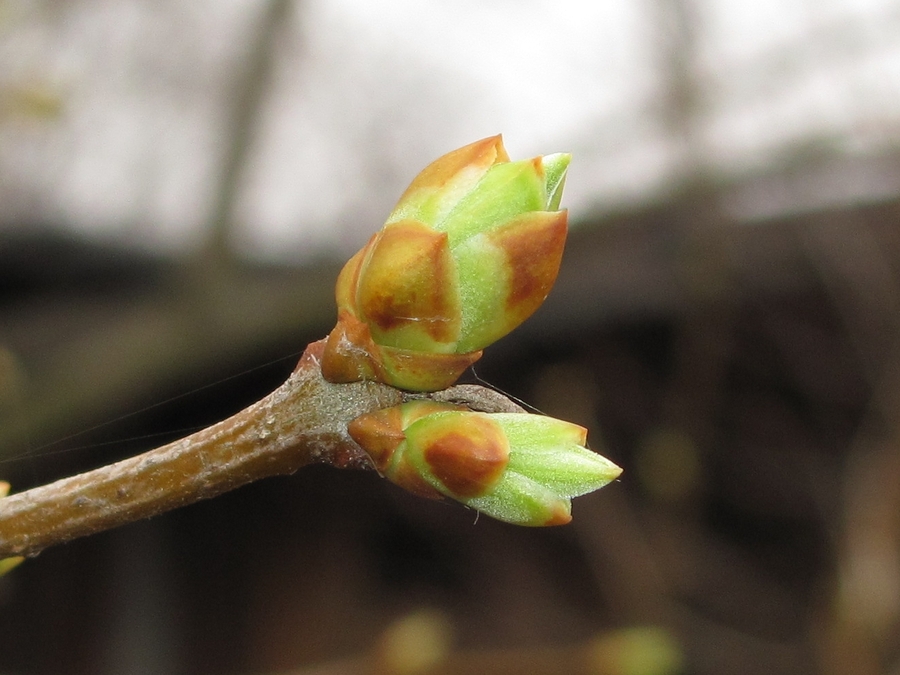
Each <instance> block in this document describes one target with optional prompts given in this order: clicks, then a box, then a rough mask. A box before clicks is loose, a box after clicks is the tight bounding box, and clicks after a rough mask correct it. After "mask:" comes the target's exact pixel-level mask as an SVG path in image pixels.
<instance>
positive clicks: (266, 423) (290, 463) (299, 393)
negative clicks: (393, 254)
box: [0, 342, 517, 559]
mask: <svg viewBox="0 0 900 675" xmlns="http://www.w3.org/2000/svg"><path fill="white" fill-rule="evenodd" d="M321 345H322V343H321V342H319V343H314V344H312V345H310V346H309V348H307V351H306V353H305V354H304V355H303V358H302V359H301V360H300V363H299V364H298V366H297V369H296V370H295V371H294V373H293V374H292V375H291V377H290V378H288V380H287V381H286V382H285V383H284V384H283V385H281V386H280V387H279V388H278V389H276V390H275V391H274V392H272V393H271V394H269V395H268V396H266V397H265V398H264V399H262V400H261V401H259V402H257V403H254V404H253V405H251V406H249V407H248V408H246V409H244V410H242V411H241V412H239V413H237V414H236V415H234V416H232V417H230V418H228V419H226V420H224V421H222V422H219V423H218V424H215V425H213V426H211V427H208V428H206V429H203V430H202V431H199V432H197V433H195V434H192V435H191V436H188V437H186V438H183V439H181V440H179V441H175V442H174V443H169V444H168V445H164V446H162V447H160V448H156V449H155V450H150V451H149V452H145V453H144V454H142V455H138V456H137V457H132V458H130V459H126V460H123V461H121V462H117V463H115V464H111V465H109V466H105V467H102V468H99V469H96V470H94V471H89V472H87V473H83V474H79V475H77V476H72V477H71V478H64V479H62V480H59V481H56V482H55V483H50V484H49V485H44V486H41V487H37V488H34V489H32V490H28V491H26V492H21V493H19V494H13V495H11V496H9V497H6V498H3V499H0V559H2V558H5V557H9V556H16V555H36V554H37V553H40V552H41V551H42V550H43V549H45V548H47V547H48V546H52V545H54V544H59V543H63V542H66V541H69V540H72V539H75V538H78V537H83V536H85V535H89V534H94V533H96V532H101V531H103V530H107V529H110V528H113V527H117V526H119V525H124V524H126V523H130V522H133V521H135V520H139V519H142V518H148V517H150V516H153V515H156V514H159V513H163V512H165V511H168V510H171V509H174V508H177V507H179V506H184V505H187V504H191V503H194V502H196V501H200V500H201V499H207V498H209V497H214V496H216V495H219V494H221V493H223V492H227V491H228V490H232V489H234V488H236V487H239V486H241V485H245V484H247V483H250V482H252V481H255V480H259V479H260V478H265V477H268V476H275V475H283V474H290V473H293V472H294V471H296V470H297V469H299V468H300V467H302V466H305V465H307V464H311V463H316V462H323V463H328V464H332V465H334V466H336V467H341V468H343V467H368V466H369V465H370V464H369V460H368V457H367V456H366V455H365V453H364V452H363V451H362V450H361V449H360V448H359V446H357V445H356V443H354V442H353V440H352V439H351V438H350V437H349V436H348V435H347V424H348V423H349V422H350V421H351V420H353V419H354V418H355V417H357V416H359V415H362V414H364V413H367V412H372V411H374V410H379V409H381V408H386V407H389V406H392V405H396V404H398V403H401V402H402V401H404V400H407V399H409V398H413V397H418V396H413V395H410V394H406V393H404V392H401V391H399V390H397V389H394V388H392V387H388V386H386V385H383V384H378V383H374V382H354V383H350V384H332V383H330V382H326V381H325V380H324V379H323V378H322V375H321V372H320V369H319V355H320V353H321ZM432 396H433V398H436V399H439V400H452V401H453V402H455V403H463V404H468V405H469V406H470V407H471V408H473V409H476V410H485V411H487V412H494V411H511V410H515V409H516V408H517V406H515V404H513V403H511V402H510V401H509V400H508V399H506V398H505V397H503V396H501V395H499V394H496V393H495V392H492V391H490V390H487V389H483V388H481V387H452V388H450V389H448V390H445V391H444V392H438V393H437V394H435V395H432Z"/></svg>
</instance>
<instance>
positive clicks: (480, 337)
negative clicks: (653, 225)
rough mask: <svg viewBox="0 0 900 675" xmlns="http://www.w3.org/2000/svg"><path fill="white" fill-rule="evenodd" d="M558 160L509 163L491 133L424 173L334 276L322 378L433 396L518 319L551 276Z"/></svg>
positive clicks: (558, 254)
mask: <svg viewBox="0 0 900 675" xmlns="http://www.w3.org/2000/svg"><path fill="white" fill-rule="evenodd" d="M569 159H570V157H569V155H565V154H557V155H548V156H545V157H536V158H534V159H530V160H523V161H518V162H511V161H510V160H509V157H508V156H507V154H506V150H505V149H504V148H503V142H502V140H501V138H500V136H494V137H491V138H486V139H484V140H481V141H478V142H476V143H472V144H471V145H467V146H465V147H463V148H460V149H458V150H454V151H453V152H450V153H448V154H447V155H444V156H443V157H441V158H440V159H438V160H437V161H435V162H433V163H432V164H430V165H429V166H428V167H426V168H425V170H424V171H422V172H421V173H420V174H419V175H418V176H417V177H416V178H415V180H413V182H412V184H411V185H410V186H409V187H408V188H407V190H406V192H405V193H404V194H403V196H402V197H401V198H400V201H399V202H398V203H397V205H396V206H395V207H394V210H393V211H392V212H391V214H390V216H389V217H388V219H387V222H386V224H385V225H384V227H383V228H382V229H381V231H379V232H378V233H376V234H375V235H374V236H373V237H372V238H371V239H370V240H369V242H368V244H366V246H365V247H364V248H363V249H362V250H360V251H359V252H358V253H357V254H356V255H354V256H353V257H352V258H351V259H350V261H349V262H348V263H347V264H346V265H345V266H344V269H343V270H342V271H341V274H340V276H339V277H338V282H337V289H336V297H337V304H338V324H337V326H336V327H335V329H334V330H333V331H332V333H331V335H329V337H328V341H327V345H326V348H325V353H324V357H323V361H322V372H323V373H324V375H325V377H326V378H327V379H329V380H331V381H333V382H349V381H355V380H360V379H377V380H381V381H383V382H386V383H387V384H391V385H393V386H396V387H400V388H402V389H410V390H417V391H434V390H437V389H443V388H445V387H448V386H450V385H451V384H453V383H454V382H455V381H456V379H457V378H458V377H459V375H460V374H461V373H462V371H463V370H465V369H466V368H467V367H468V366H469V365H470V364H472V363H473V362H474V361H476V360H477V359H478V358H479V357H480V356H481V350H482V349H484V347H486V346H487V345H489V344H491V343H492V342H494V341H496V340H498V339H499V338H501V337H503V336H504V335H506V334H507V333H509V332H510V331H511V330H512V329H514V328H515V327H516V326H518V325H519V324H520V323H522V322H523V321H524V320H525V319H526V318H528V317H529V316H530V315H531V314H532V313H533V312H534V311H535V310H536V309H537V308H538V307H539V306H540V304H541V303H542V302H543V301H544V299H545V298H546V297H547V294H548V293H549V292H550V288H551V287H552V286H553V283H554V281H556V275H557V273H558V271H559V264H560V260H561V259H562V252H563V246H564V244H565V239H566V225H567V218H566V212H565V211H560V210H558V209H559V202H560V198H561V196H562V189H563V184H564V182H565V175H566V170H567V168H568V165H569Z"/></svg>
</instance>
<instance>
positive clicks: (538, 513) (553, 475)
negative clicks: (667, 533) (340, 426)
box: [348, 401, 622, 526]
mask: <svg viewBox="0 0 900 675" xmlns="http://www.w3.org/2000/svg"><path fill="white" fill-rule="evenodd" d="M348 430H349V432H350V436H352V437H353V440H355V441H356V442H357V443H358V444H359V445H360V446H361V447H362V448H363V450H365V451H366V452H367V453H368V454H369V456H370V457H371V458H372V462H373V463H374V464H375V468H376V469H377V470H378V472H379V473H380V474H381V475H382V476H384V477H385V478H387V479H388V480H390V481H392V482H393V483H396V484H397V485H400V486H401V487H404V488H406V489H407V490H409V491H411V492H414V493H415V494H418V495H420V496H424V497H433V498H440V497H450V498H451V499H455V500H457V501H459V502H462V503H463V504H465V505H467V506H470V507H471V508H474V509H477V510H478V511H481V512H482V513H485V514H487V515H489V516H492V517H493V518H497V519H498V520H503V521H506V522H508V523H513V524H516V525H531V526H542V525H562V524H565V523H568V522H569V521H570V520H571V519H572V516H571V498H572V497H577V496H579V495H583V494H586V493H588V492H592V491H594V490H597V489H598V488H601V487H603V486H604V485H606V484H607V483H609V482H610V481H612V480H614V479H615V478H616V477H617V476H618V475H619V474H620V473H621V472H622V470H621V469H620V468H619V467H618V466H616V465H615V464H613V463H612V462H610V461H609V460H607V459H606V458H604V457H602V456H600V455H598V454H596V453H595V452H592V451H590V450H588V449H587V448H586V447H584V444H585V439H586V434H587V432H586V431H585V429H584V428H583V427H580V426H578V425H576V424H570V423H569V422H563V421H561V420H556V419H553V418H550V417H543V416H539V415H530V414H525V413H496V414H489V413H481V412H473V411H471V410H469V409H468V408H463V407H460V406H455V405H450V404H444V403H435V402H432V401H410V402H408V403H404V404H401V405H399V406H394V407H391V408H385V409H384V410H379V411H377V412H374V413H369V414H366V415H361V416H360V417H357V418H356V419H355V420H353V421H352V422H351V423H350V425H349V427H348Z"/></svg>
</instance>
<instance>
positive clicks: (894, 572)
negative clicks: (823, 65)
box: [804, 213, 900, 675]
mask: <svg viewBox="0 0 900 675" xmlns="http://www.w3.org/2000/svg"><path fill="white" fill-rule="evenodd" d="M896 216H900V213H897V214H896ZM804 244H805V246H806V250H807V252H808V255H809V257H810V259H811V260H812V261H813V262H814V264H815V265H816V268H817V269H818V270H819V273H820V275H821V278H822V281H823V283H824V285H825V287H826V288H827V289H828V291H829V293H830V296H831V298H832V301H833V303H834V305H835V307H836V309H837V311H838V314H839V315H840V316H841V317H842V320H843V323H844V328H845V330H846V332H847V335H848V336H849V338H850V341H851V343H852V344H853V345H854V346H855V348H856V353H857V359H858V361H859V363H860V365H861V367H862V370H863V372H865V373H866V375H867V377H868V380H869V385H870V391H871V399H870V402H869V404H868V407H867V409H866V411H865V413H864V416H863V419H862V424H861V425H860V428H859V430H858V432H857V436H856V439H855V442H854V443H853V446H852V447H851V451H850V453H849V455H848V464H847V466H846V467H845V471H844V476H845V477H844V484H843V486H842V487H843V494H842V507H843V513H842V514H841V519H840V522H839V523H836V524H835V526H834V527H833V528H831V531H832V532H833V533H834V535H835V537H834V541H833V542H832V545H833V549H834V553H835V555H836V558H837V560H836V561H835V570H834V579H833V580H831V582H830V583H829V587H830V589H831V597H830V602H829V604H828V605H826V606H825V607H823V608H822V609H821V611H822V613H823V616H820V617H819V620H818V623H819V625H818V626H817V628H818V629H819V631H820V634H819V635H818V636H816V637H817V638H818V639H817V647H818V649H819V659H820V663H821V666H822V668H823V672H824V673H825V674H826V675H838V674H839V673H848V672H853V673H858V674H859V675H879V674H880V673H885V672H888V670H887V669H886V668H887V662H888V660H889V659H890V658H896V630H897V627H898V623H900V489H898V486H900V276H898V270H897V269H896V268H895V265H896V261H892V260H891V259H890V258H889V257H888V256H887V255H886V254H885V250H890V249H889V247H885V246H884V245H883V244H882V242H880V241H879V238H878V236H877V235H876V233H875V232H874V231H873V229H872V228H871V227H870V226H869V224H868V223H867V222H865V220H864V219H863V218H856V219H854V220H853V221H850V222H848V221H846V220H841V221H838V222H824V223H821V224H820V225H819V226H817V227H815V228H810V229H809V230H808V231H807V233H806V236H805V238H804ZM891 672H893V671H891Z"/></svg>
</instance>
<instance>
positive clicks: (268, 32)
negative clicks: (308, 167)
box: [198, 0, 299, 265]
mask: <svg viewBox="0 0 900 675" xmlns="http://www.w3.org/2000/svg"><path fill="white" fill-rule="evenodd" d="M298 5H299V1H298V2H293V1H292V0H268V2H266V3H264V4H263V7H262V12H261V16H260V17H259V25H258V27H257V29H256V32H255V34H254V35H253V37H252V39H251V44H250V45H249V48H248V50H247V59H246V61H245V63H244V64H243V68H242V69H240V70H239V71H238V72H237V73H236V75H235V78H234V82H233V89H232V94H231V104H232V105H231V111H230V114H229V118H228V123H227V125H226V128H225V140H226V145H225V148H226V151H225V155H224V157H223V158H222V165H221V168H220V174H219V183H218V185H217V186H216V187H215V188H214V190H213V207H212V210H211V216H210V223H209V232H208V238H207V240H206V245H205V246H204V249H203V251H202V253H203V254H204V255H202V256H201V258H200V260H199V261H198V263H199V264H200V265H210V264H213V265H215V264H220V263H228V262H230V261H231V259H232V258H233V255H234V251H233V250H232V248H231V244H232V242H231V235H232V234H233V232H232V230H233V227H234V206H235V203H236V197H237V194H238V191H239V187H240V182H241V179H242V178H243V173H244V169H245V167H246V165H247V159H248V157H249V156H250V152H251V151H252V149H253V143H254V141H255V140H256V132H257V127H258V124H259V120H260V117H261V113H262V109H263V107H264V105H265V102H266V95H267V94H268V92H269V89H270V84H271V79H272V71H273V70H274V67H275V64H276V61H277V55H278V54H277V47H278V38H279V35H280V34H281V33H282V31H283V30H284V28H285V26H286V25H289V22H288V19H289V17H290V12H291V10H292V9H293V10H295V11H296V7H297V6H298Z"/></svg>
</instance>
